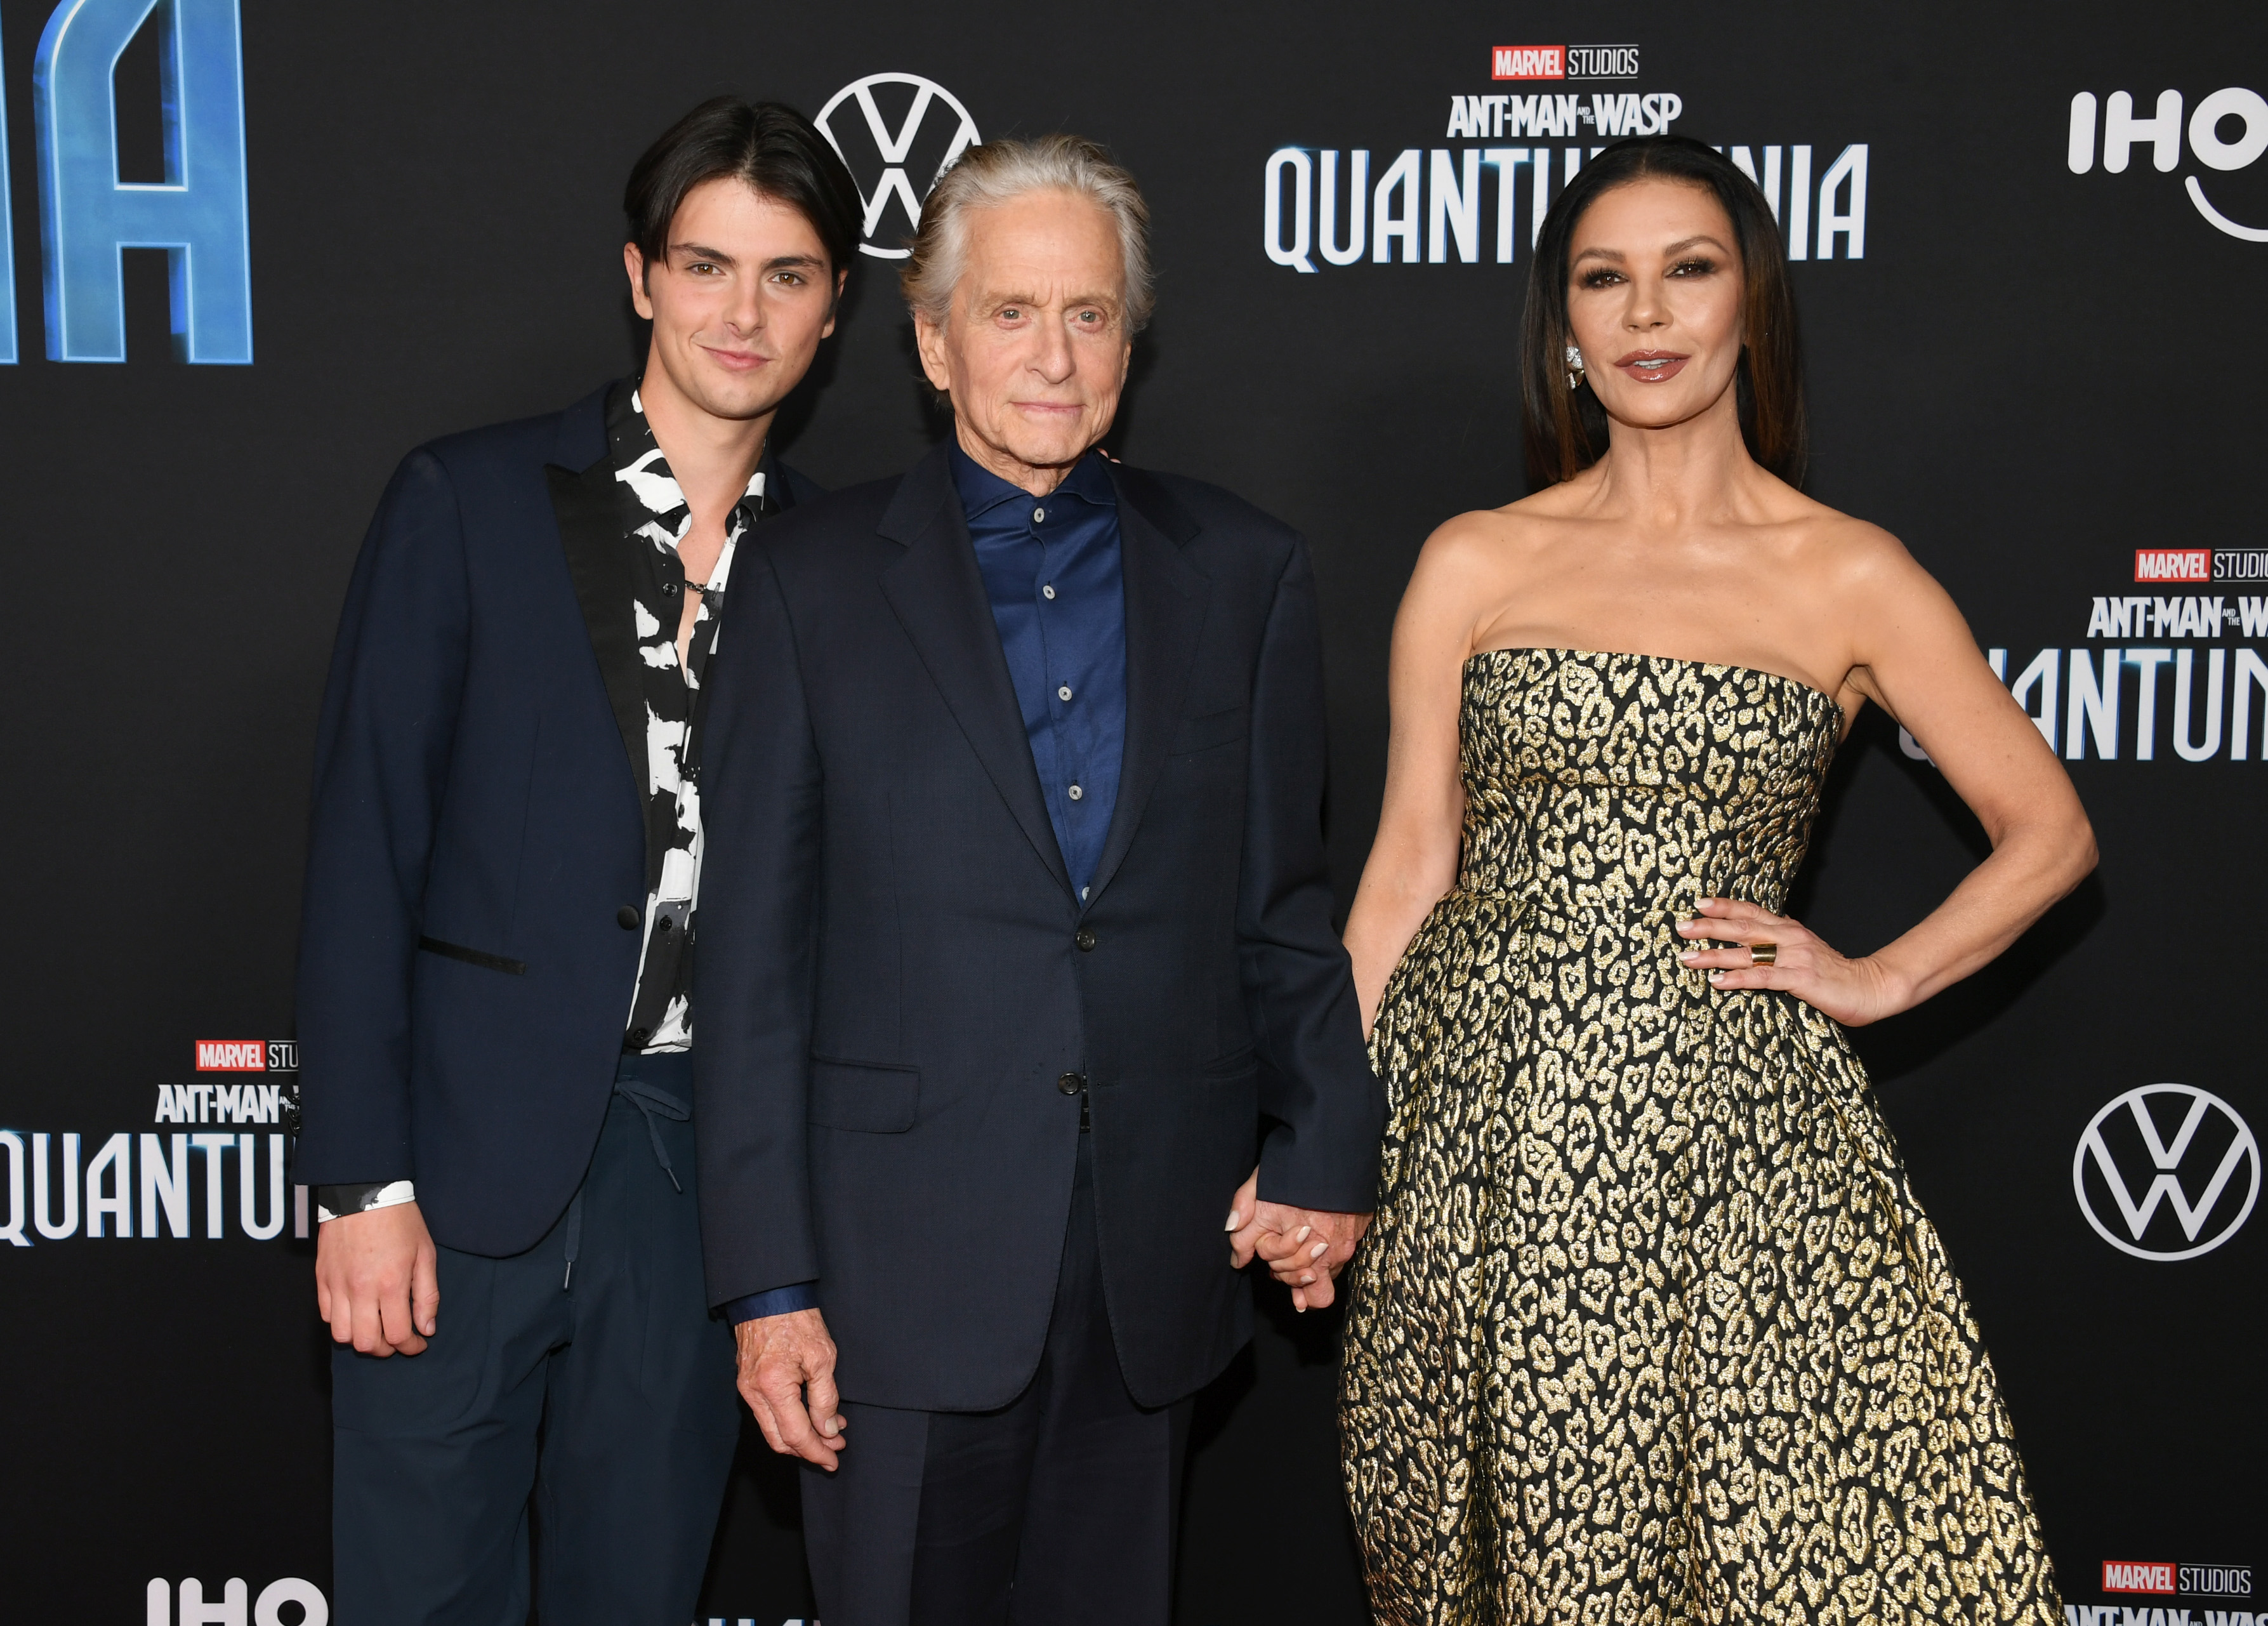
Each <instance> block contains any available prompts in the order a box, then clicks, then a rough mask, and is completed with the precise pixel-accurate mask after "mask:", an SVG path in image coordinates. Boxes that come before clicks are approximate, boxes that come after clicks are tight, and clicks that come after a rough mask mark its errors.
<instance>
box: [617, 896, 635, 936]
mask: <svg viewBox="0 0 2268 1626" xmlns="http://www.w3.org/2000/svg"><path fill="white" fill-rule="evenodd" d="M641 918H642V916H640V915H639V914H638V912H637V909H634V908H632V907H631V906H630V905H629V904H627V903H625V904H623V905H622V908H620V909H616V910H615V924H616V925H617V926H620V927H621V928H622V930H623V931H637V929H638V921H639V920H640V919H641Z"/></svg>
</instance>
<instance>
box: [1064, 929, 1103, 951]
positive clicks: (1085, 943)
mask: <svg viewBox="0 0 2268 1626" xmlns="http://www.w3.org/2000/svg"><path fill="white" fill-rule="evenodd" d="M1071 941H1072V942H1074V943H1076V944H1078V945H1079V952H1080V953H1083V954H1091V953H1094V945H1095V944H1096V943H1098V942H1100V941H1101V939H1100V938H1097V937H1096V936H1095V935H1094V927H1092V926H1081V927H1080V928H1079V935H1078V936H1077V937H1075V938H1072V939H1071Z"/></svg>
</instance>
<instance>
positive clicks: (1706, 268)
mask: <svg viewBox="0 0 2268 1626" xmlns="http://www.w3.org/2000/svg"><path fill="white" fill-rule="evenodd" d="M1715 269H1717V262H1716V261H1714V260H1709V259H1705V258H1702V257H1701V256H1699V255H1695V256H1694V257H1692V258H1691V259H1688V260H1680V261H1678V262H1677V263H1676V264H1675V265H1674V266H1672V267H1670V268H1669V274H1670V275H1671V276H1708V275H1709V273H1710V272H1712V271H1713V270H1715Z"/></svg>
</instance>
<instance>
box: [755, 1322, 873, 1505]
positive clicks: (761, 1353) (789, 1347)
mask: <svg viewBox="0 0 2268 1626" xmlns="http://www.w3.org/2000/svg"><path fill="white" fill-rule="evenodd" d="M733 1338H734V1339H735V1340H736V1341H737V1342H738V1343H739V1344H740V1398H741V1399H742V1400H744V1401H746V1402H748V1409H749V1410H750V1411H753V1412H755V1414H756V1426H757V1427H759V1428H761V1429H762V1430H763V1431H764V1438H765V1440H766V1442H767V1443H769V1444H770V1446H771V1448H772V1449H773V1450H774V1451H777V1452H778V1453H780V1454H781V1455H782V1456H784V1457H801V1458H802V1459H803V1460H805V1461H806V1462H809V1463H813V1464H815V1465H816V1466H818V1467H820V1468H825V1469H826V1470H827V1471H828V1473H830V1474H831V1473H833V1472H834V1471H835V1458H836V1454H837V1453H840V1452H841V1451H842V1449H843V1446H844V1445H845V1444H846V1443H847V1442H845V1440H844V1439H843V1414H842V1412H841V1410H840V1409H839V1408H840V1407H841V1404H842V1398H843V1397H842V1396H841V1395H840V1394H837V1393H836V1387H835V1340H834V1339H832V1338H830V1337H828V1335H827V1321H826V1320H825V1318H824V1317H822V1316H821V1314H820V1313H819V1312H818V1311H816V1310H791V1311H790V1312H788V1313H786V1314H785V1315H760V1316H758V1317H756V1319H755V1320H754V1321H742V1322H741V1323H740V1325H739V1326H737V1327H735V1328H733Z"/></svg>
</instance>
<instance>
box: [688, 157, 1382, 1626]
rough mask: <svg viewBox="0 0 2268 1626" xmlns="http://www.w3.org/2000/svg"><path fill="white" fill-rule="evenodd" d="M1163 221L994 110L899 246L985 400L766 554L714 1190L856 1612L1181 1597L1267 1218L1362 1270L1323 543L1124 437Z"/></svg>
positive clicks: (748, 671)
mask: <svg viewBox="0 0 2268 1626" xmlns="http://www.w3.org/2000/svg"><path fill="white" fill-rule="evenodd" d="M1147 232H1148V212H1147V210H1146V208H1145V205H1144V203H1143V202H1142V199H1141V195H1140V194H1139V193H1138V190H1137V189H1136V188H1135V185H1134V182H1133V179H1132V177H1131V176H1130V175H1128V174H1127V173H1125V172H1124V171H1123V170H1122V169H1120V168H1118V167H1117V166H1115V165H1113V164H1111V163H1110V162H1109V161H1108V158H1106V157H1105V155H1104V154H1103V153H1102V151H1101V149H1099V148H1097V147H1096V146H1094V144H1093V143H1088V142H1085V141H1080V140H1077V139H1074V138H1071V137H1067V136H1056V137H1050V138H1048V139H1045V140H1040V141H1033V142H995V143H988V144H986V145H983V146H980V147H976V148H974V149H972V150H971V151H969V152H968V154H967V155H966V156H965V157H964V158H962V159H961V162H960V164H959V165H958V166H956V167H954V169H953V170H952V171H950V172H949V173H946V176H945V177H944V178H943V179H942V180H940V181H939V183H938V186H937V188H936V190H935V191H934V192H933V193H932V195H931V196H930V198H929V200H928V202H927V204H926V206H925V208H924V215H923V219H922V225H921V232H920V235H919V237H918V238H917V239H916V242H915V246H914V251H913V254H912V256H911V257H910V259H909V261H908V264H907V268H906V270H905V276H904V281H905V291H906V294H907V298H908V299H909V303H910V304H911V305H912V306H913V311H914V321H915V328H916V333H917V337H918V340H919V343H920V349H921V357H922V364H923V367H924V371H925V372H927V373H928V375H929V378H930V380H931V382H932V384H934V385H935V386H936V387H937V388H938V389H939V391H940V392H941V393H942V394H944V395H946V397H948V398H949V399H950V401H951V402H952V407H953V419H954V432H953V435H952V437H951V438H949V439H948V440H947V441H946V444H945V445H943V446H941V447H939V449H938V450H937V451H935V452H932V453H931V454H930V455H929V456H928V457H927V458H925V459H924V460H922V461H921V462H920V463H919V464H917V466H916V467H914V468H913V470H912V471H911V472H910V473H909V474H907V475H904V476H903V477H902V478H900V479H896V480H891V481H885V482H880V483H877V484H874V485H872V486H868V487H865V488H863V489H856V490H852V491H848V492H844V493H842V494H840V495H838V496H837V497H833V498H830V499H828V500H826V501H823V502H821V503H818V504H812V505H810V506H807V507H804V508H800V509H799V510H798V511H796V512H795V513H794V514H792V515H790V516H787V517H786V518H785V519H784V520H782V521H780V522H778V523H777V524H776V525H774V526H770V527H767V530H766V532H765V533H763V535H762V537H761V539H760V542H761V552H760V554H759V555H758V556H756V557H754V558H750V559H748V560H747V561H746V562H745V563H743V564H742V565H741V567H740V574H739V575H736V576H735V578H734V580H733V594H732V599H731V604H730V607H729V608H728V610H727V612H726V616H725V620H726V623H727V624H726V626H725V632H724V636H723V638H722V640H721V644H720V648H719V655H718V665H717V666H716V669H715V670H716V677H715V679H714V685H713V688H712V690H711V700H710V711H709V716H708V724H707V727H708V734H707V740H708V744H707V747H706V751H707V766H706V770H705V775H704V791H703V799H704V803H705V805H706V806H707V808H708V809H709V812H708V814H707V821H706V826H705V828H706V831H707V839H708V842H709V843H710V846H709V853H710V857H709V860H708V868H707V870H706V872H704V874H703V892H702V899H701V919H702V945H701V954H702V960H701V967H700V971H699V990H698V993H699V998H700V1001H701V1005H702V1010H703V1039H702V1045H701V1048H700V1050H699V1052H698V1053H697V1062H696V1068H697V1073H698V1078H697V1088H698V1107H697V1110H696V1114H695V1118H694V1122H695V1123H696V1126H697V1128H698V1136H699V1148H700V1172H701V1179H700V1190H701V1200H702V1231H703V1248H704V1252H705V1254H706V1256H707V1262H708V1272H709V1291H710V1297H711V1301H712V1302H714V1303H717V1304H718V1305H721V1306H725V1309H726V1312H727V1313H728V1314H729V1315H730V1316H731V1317H732V1318H733V1321H735V1322H736V1323H737V1324H738V1335H739V1342H740V1392H741V1394H743V1395H744V1396H745V1397H746V1398H747V1401H748V1403H749V1405H750V1406H751V1407H752V1408H753V1409H754V1410H755V1414H756V1416H757V1419H758V1421H759V1422H760V1423H761V1424H762V1427H763V1430H764V1432H765V1435H766V1437H767V1438H769V1439H770V1442H771V1444H772V1446H773V1447H774V1448H775V1449H777V1450H779V1451H783V1452H790V1453H795V1454H797V1455H799V1456H800V1457H802V1458H803V1459H804V1460H806V1462H807V1463H809V1464H810V1465H811V1468H810V1469H808V1470H807V1471H806V1477H805V1496H804V1512H805V1530H806V1541H807V1545H808V1549H809V1553H810V1556H811V1563H812V1572H813V1577H814V1582H815V1584H816V1586H817V1589H818V1594H819V1606H820V1613H821V1616H822V1617H823V1618H824V1619H825V1620H826V1621H827V1622H828V1626H869V1623H874V1626H880V1623H883V1622H891V1623H896V1622H909V1621H921V1622H964V1621H966V1622H979V1621H983V1622H1001V1621H1007V1620H1013V1621H1016V1622H1049V1623H1050V1626H1056V1623H1060V1622H1071V1621H1077V1622H1164V1621H1165V1620H1166V1618H1167V1611H1168V1606H1169V1591H1170V1578H1171V1571H1172V1552H1173V1538H1174V1527H1175V1507H1176V1502H1177V1494H1176V1493H1177V1489H1178V1484H1179V1480H1180V1468H1181V1461H1182V1446H1183V1443H1184V1441H1185V1439H1186V1437H1187V1431H1188V1422H1189V1411H1190V1397H1191V1396H1192V1395H1193V1394H1195V1392H1196V1391H1197V1389H1198V1388H1199V1387H1202V1386H1203V1385H1204V1383H1206V1382H1207V1381H1208V1380H1211V1378H1212V1377H1213V1376H1214V1375H1215V1374H1217V1373H1218V1372H1219V1371H1220V1370H1221V1369H1222V1367H1223V1366H1224V1365H1226V1363H1227V1361H1228V1359H1229V1357H1231V1355H1233V1353H1234V1351H1235V1350H1237V1349H1238V1347H1239V1346H1240V1345H1241V1344H1242V1343H1243V1342H1244V1340H1245V1338H1246V1336H1247V1335H1248V1326H1249V1317H1250V1305H1249V1293H1248V1290H1247V1288H1246V1286H1245V1284H1244V1282H1243V1280H1242V1279H1241V1277H1237V1276H1236V1275H1235V1274H1234V1273H1233V1266H1241V1265H1242V1264H1243V1263H1244V1262H1247V1261H1248V1259H1249V1257H1250V1256H1251V1254H1252V1253H1253V1252H1254V1251H1255V1249H1257V1250H1258V1251H1259V1252H1261V1253H1262V1254H1263V1256H1264V1257H1266V1258H1267V1259H1268V1260H1269V1261H1270V1264H1271V1267H1272V1268H1273V1269H1275V1270H1276V1272H1277V1274H1278V1277H1281V1278H1282V1279H1284V1280H1285V1282H1286V1283H1287V1284H1290V1285H1291V1286H1292V1288H1293V1290H1294V1291H1295V1293H1296V1294H1297V1295H1298V1296H1299V1297H1300V1299H1301V1302H1302V1303H1303V1305H1304V1304H1305V1303H1309V1302H1313V1303H1329V1299H1330V1296H1331V1277H1332V1275H1333V1274H1335V1273H1336V1271H1337V1268H1338V1267H1339V1266H1340V1265H1341V1264H1342V1263H1343V1262H1344V1261H1345V1259H1346V1258H1347V1256H1348V1255H1349V1254H1351V1252H1352V1251H1353V1247H1354V1245H1355V1242H1356V1240H1357V1239H1358V1238H1359V1235H1360V1233H1361V1230H1362V1227H1363V1225H1365V1223H1366V1219H1367V1215H1366V1212H1365V1210H1368V1209H1369V1208H1370V1206H1371V1204H1372V1199H1373V1188H1374V1183H1375V1181H1376V1177H1377V1174H1376V1163H1377V1147H1378V1140H1379V1134H1380V1129H1381V1122H1382V1116H1383V1102H1382V1100H1381V1095H1380V1093H1379V1090H1378V1088H1377V1085H1376V1084H1375V1082H1374V1081H1373V1078H1372V1076H1371V1073H1370V1069H1369V1067H1368V1065H1367V1063H1366V1060H1365V1057H1364V1055H1363V1048H1362V1040H1361V1034H1360V1032H1359V1019H1358V1016H1357V1012H1356V1006H1355V1000H1354V992H1353V988H1352V985H1351V981H1350V976H1349V972H1348V966H1347V960H1346V956H1345V954H1344V952H1343V951H1342V950H1341V949H1340V946H1339V944H1338V941H1337V938H1336V936H1335V934H1334V933H1333V931H1332V930H1331V920H1330V908H1331V899H1330V893H1329V887H1328V886H1327V884H1326V880H1325V876H1324V860H1323V847H1322V832H1321V813H1322V784H1323V735H1324V727H1323V710H1322V670H1321V663H1320V660H1319V658H1318V652H1317V636H1316V621H1315V605H1314V576H1313V572H1312V570H1311V568H1310V566H1309V563H1308V560H1307V549H1306V547H1305V546H1304V544H1303V543H1302V542H1301V541H1300V538H1299V537H1298V536H1297V535H1296V534H1294V533H1292V532H1291V531H1290V530H1288V529H1287V528H1285V526H1282V525H1281V524H1279V523H1278V522H1277V521H1275V520H1273V519H1270V518H1268V517H1267V516H1266V515H1264V514H1262V513H1260V512H1258V511H1256V510H1255V509H1253V508H1251V507H1250V506H1248V504H1244V503H1241V502H1240V501H1238V500H1237V499H1236V498H1234V497H1231V496H1229V495H1228V494H1226V492H1223V491H1220V490H1218V489H1214V488H1212V487H1210V486H1205V485H1201V484H1199V483H1197V482H1194V481H1189V480H1183V479H1179V478H1176V477H1174V476H1170V475H1153V474H1146V473H1142V472H1139V471H1137V470H1134V469H1131V468H1128V467H1124V466H1123V465H1120V464H1117V463H1116V462H1114V461H1112V460H1110V459H1108V458H1107V457H1105V456H1104V455H1103V454H1102V453H1101V452H1100V451H1098V450H1097V449H1096V446H1097V443H1098V442H1100V441H1101V438H1102V437H1103V435H1104V434H1105V433H1106V432H1107V431H1108V429H1109V427H1110V423H1111V419H1112V417H1113V416H1114V414H1115V412H1116V408H1117V402H1118V395H1119V391H1120V389H1121V387H1122V386H1123V383H1124V380H1125V377H1126V369H1127V364H1128V361H1129V358H1130V355H1131V347H1132V342H1133V337H1134V335H1135V334H1136V333H1137V332H1138V330H1139V328H1140V327H1141V326H1142V323H1143V320H1144V319H1145V317H1146V316H1147V314H1148V313H1149V306H1150V273H1149V259H1148V254H1149V248H1148V239H1147ZM1256 1163H1257V1167H1255V1164H1256ZM1224 1212H1226V1214H1227V1216H1228V1221H1227V1234H1226V1235H1224V1232H1223V1227H1222V1215H1223V1213H1224Z"/></svg>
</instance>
